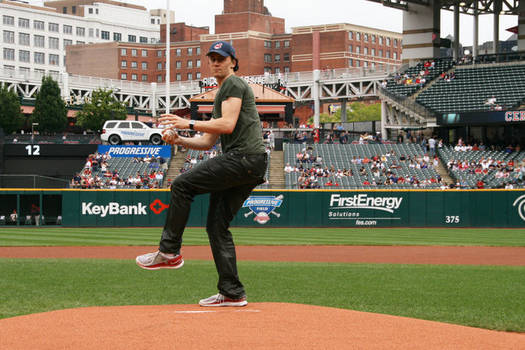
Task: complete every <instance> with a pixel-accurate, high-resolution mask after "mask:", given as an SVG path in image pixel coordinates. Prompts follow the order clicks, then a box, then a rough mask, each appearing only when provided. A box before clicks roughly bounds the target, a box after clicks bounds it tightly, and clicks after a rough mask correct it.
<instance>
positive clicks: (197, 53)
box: [195, 47, 201, 55]
mask: <svg viewBox="0 0 525 350" xmlns="http://www.w3.org/2000/svg"><path fill="white" fill-rule="evenodd" d="M195 54H196V55H200V54H201V48H200V47H197V48H196V49H195Z"/></svg>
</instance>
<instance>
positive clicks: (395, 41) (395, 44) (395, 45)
mask: <svg viewBox="0 0 525 350" xmlns="http://www.w3.org/2000/svg"><path fill="white" fill-rule="evenodd" d="M394 47H397V39H394Z"/></svg>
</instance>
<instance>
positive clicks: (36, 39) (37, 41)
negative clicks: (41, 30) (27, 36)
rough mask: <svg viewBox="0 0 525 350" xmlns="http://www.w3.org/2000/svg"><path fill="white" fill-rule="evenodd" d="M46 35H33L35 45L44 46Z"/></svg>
mask: <svg viewBox="0 0 525 350" xmlns="http://www.w3.org/2000/svg"><path fill="white" fill-rule="evenodd" d="M44 42H45V41H44V36H43V35H34V36H33V44H34V45H35V47H44V46H45V45H44Z"/></svg>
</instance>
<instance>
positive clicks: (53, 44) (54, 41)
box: [49, 37, 60, 50]
mask: <svg viewBox="0 0 525 350" xmlns="http://www.w3.org/2000/svg"><path fill="white" fill-rule="evenodd" d="M59 42H60V41H59V40H58V38H51V37H50V38H49V48H50V49H56V50H58V49H59V45H60V44H59Z"/></svg>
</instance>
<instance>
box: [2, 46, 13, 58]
mask: <svg viewBox="0 0 525 350" xmlns="http://www.w3.org/2000/svg"><path fill="white" fill-rule="evenodd" d="M4 60H7V61H14V60H15V49H8V48H6V47H4Z"/></svg>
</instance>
